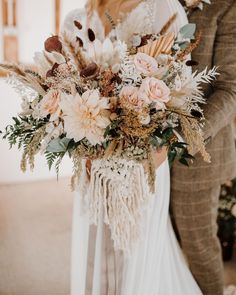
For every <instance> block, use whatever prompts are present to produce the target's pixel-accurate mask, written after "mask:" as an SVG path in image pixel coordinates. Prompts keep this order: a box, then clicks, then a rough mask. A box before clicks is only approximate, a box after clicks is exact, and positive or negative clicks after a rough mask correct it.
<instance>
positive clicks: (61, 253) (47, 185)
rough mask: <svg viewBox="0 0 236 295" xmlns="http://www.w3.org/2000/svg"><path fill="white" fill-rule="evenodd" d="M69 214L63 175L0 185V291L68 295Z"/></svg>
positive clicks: (234, 269) (229, 275)
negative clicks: (45, 179)
mask: <svg viewBox="0 0 236 295" xmlns="http://www.w3.org/2000/svg"><path fill="white" fill-rule="evenodd" d="M71 216H72V194H71V192H70V188H69V180H68V179H62V180H60V181H59V182H56V181H44V182H35V183H29V184H18V185H8V186H0V295H69V275H70V240H71V219H72V218H71ZM235 256H236V255H235ZM225 281H226V283H227V284H233V283H234V284H236V257H235V260H234V262H230V263H227V264H225Z"/></svg>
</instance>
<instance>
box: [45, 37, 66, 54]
mask: <svg viewBox="0 0 236 295" xmlns="http://www.w3.org/2000/svg"><path fill="white" fill-rule="evenodd" d="M44 48H45V50H46V51H47V52H53V51H56V52H59V53H61V52H62V43H61V41H60V40H59V37H58V36H52V37H49V38H48V39H47V40H46V41H45V42H44Z"/></svg>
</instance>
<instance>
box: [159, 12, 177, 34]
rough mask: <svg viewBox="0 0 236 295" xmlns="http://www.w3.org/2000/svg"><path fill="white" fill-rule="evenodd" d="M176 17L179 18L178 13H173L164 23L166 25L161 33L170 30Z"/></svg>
mask: <svg viewBox="0 0 236 295" xmlns="http://www.w3.org/2000/svg"><path fill="white" fill-rule="evenodd" d="M176 18H177V13H175V14H173V15H172V16H171V18H170V19H169V20H168V21H167V22H166V23H165V24H164V26H163V27H162V29H161V30H160V35H164V34H165V33H166V32H167V31H168V30H169V28H170V27H171V25H172V24H173V23H174V22H175V20H176Z"/></svg>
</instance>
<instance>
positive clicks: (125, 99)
mask: <svg viewBox="0 0 236 295" xmlns="http://www.w3.org/2000/svg"><path fill="white" fill-rule="evenodd" d="M138 93H139V88H137V87H134V86H124V87H123V88H122V90H121V92H120V103H121V104H122V105H124V106H125V107H127V108H130V109H136V110H138V109H140V108H141V107H142V105H143V103H144V102H143V100H142V99H141V98H140V97H139V96H138Z"/></svg>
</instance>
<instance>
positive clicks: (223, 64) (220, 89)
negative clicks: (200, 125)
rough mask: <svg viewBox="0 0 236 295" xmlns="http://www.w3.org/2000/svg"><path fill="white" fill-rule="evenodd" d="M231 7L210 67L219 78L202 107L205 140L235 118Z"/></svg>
mask: <svg viewBox="0 0 236 295" xmlns="http://www.w3.org/2000/svg"><path fill="white" fill-rule="evenodd" d="M231 3H232V4H231V5H230V6H229V8H228V10H227V12H226V13H225V14H224V16H223V17H222V19H221V20H220V21H219V23H218V28H217V33H216V39H215V45H214V46H215V47H214V53H213V64H214V65H216V66H219V70H218V71H219V73H220V76H218V77H217V81H216V83H215V84H214V92H213V93H212V95H211V96H210V97H209V98H208V100H207V104H206V105H205V106H204V114H205V117H206V126H205V138H208V137H214V136H215V135H216V134H217V133H218V132H219V131H220V130H221V129H222V128H223V127H225V126H227V125H228V124H230V123H231V122H232V120H233V119H234V117H236V1H235V0H233V1H232V0H231Z"/></svg>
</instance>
